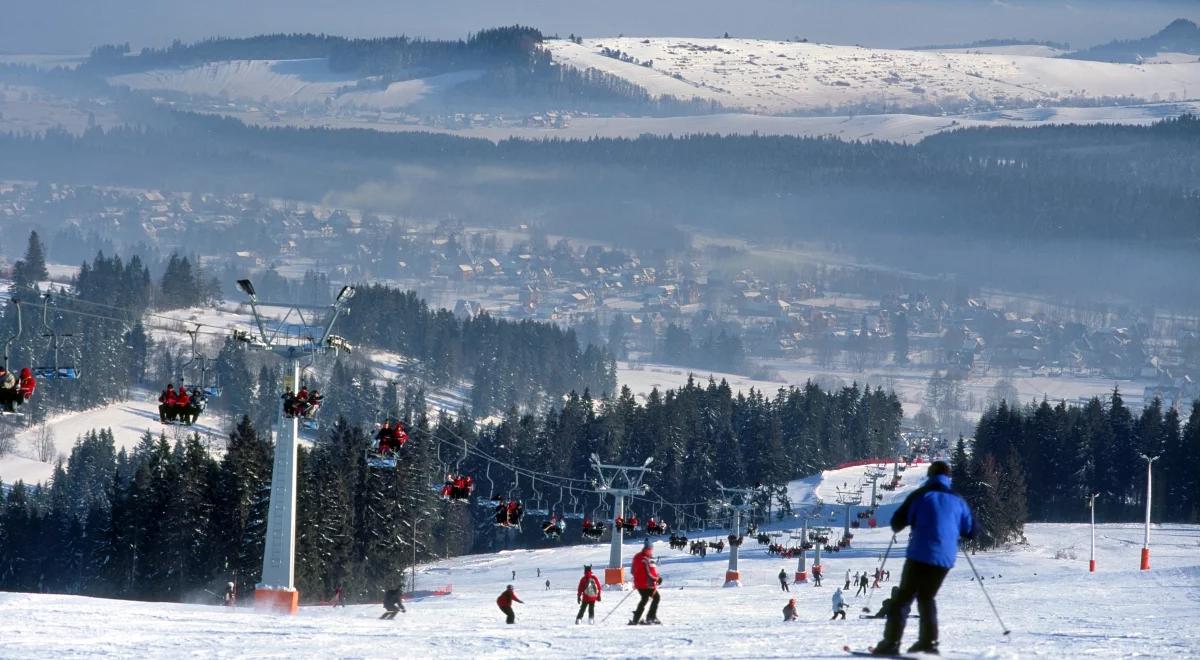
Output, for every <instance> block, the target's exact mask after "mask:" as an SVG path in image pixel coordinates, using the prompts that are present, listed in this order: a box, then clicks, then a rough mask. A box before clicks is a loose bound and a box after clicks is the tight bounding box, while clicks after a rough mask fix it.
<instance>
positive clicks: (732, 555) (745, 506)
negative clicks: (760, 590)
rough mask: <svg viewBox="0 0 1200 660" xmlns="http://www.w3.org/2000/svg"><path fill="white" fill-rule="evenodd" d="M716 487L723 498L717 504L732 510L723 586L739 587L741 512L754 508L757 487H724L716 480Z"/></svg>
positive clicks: (740, 578)
mask: <svg viewBox="0 0 1200 660" xmlns="http://www.w3.org/2000/svg"><path fill="white" fill-rule="evenodd" d="M717 488H718V489H720V491H721V496H722V497H723V498H725V499H723V500H722V501H721V502H720V503H719V505H720V506H722V507H724V508H726V509H729V510H730V511H732V512H733V525H732V528H733V537H734V539H735V540H731V541H730V543H729V568H728V569H726V570H725V586H726V587H740V586H742V576H741V573H739V572H738V549H739V548H740V547H741V543H740V540H741V538H742V512H743V511H750V510H751V509H753V508H754V506H755V504H754V495H755V493H758V492H759V490H760V489H759V488H726V487H725V486H722V485H721V482H719V481H718V482H717Z"/></svg>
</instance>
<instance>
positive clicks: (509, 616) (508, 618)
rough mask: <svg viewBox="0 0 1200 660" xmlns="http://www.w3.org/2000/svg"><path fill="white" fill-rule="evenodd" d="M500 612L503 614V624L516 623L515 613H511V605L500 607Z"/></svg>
mask: <svg viewBox="0 0 1200 660" xmlns="http://www.w3.org/2000/svg"><path fill="white" fill-rule="evenodd" d="M500 611H501V612H504V623H516V622H517V613H516V612H513V608H512V605H501V606H500Z"/></svg>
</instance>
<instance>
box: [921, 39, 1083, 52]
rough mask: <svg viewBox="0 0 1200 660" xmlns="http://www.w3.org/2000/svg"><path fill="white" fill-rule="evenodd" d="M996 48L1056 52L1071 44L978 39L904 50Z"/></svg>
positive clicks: (1067, 47)
mask: <svg viewBox="0 0 1200 660" xmlns="http://www.w3.org/2000/svg"><path fill="white" fill-rule="evenodd" d="M996 46H1045V47H1047V48H1057V49H1058V50H1071V44H1069V43H1066V42H1061V41H1043V40H1039V39H1011V38H1010V39H979V40H977V41H972V42H970V43H964V44H942V45H934V46H916V47H914V48H905V49H904V50H956V49H960V48H993V47H996Z"/></svg>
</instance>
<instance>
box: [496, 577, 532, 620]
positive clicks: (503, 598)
mask: <svg viewBox="0 0 1200 660" xmlns="http://www.w3.org/2000/svg"><path fill="white" fill-rule="evenodd" d="M514 602H516V603H521V604H524V603H525V601H523V600H521V599H520V598H517V592H516V591H513V586H512V585H511V584H510V585H508V586H507V587H505V588H504V592H503V593H501V594H500V596H499V597H498V598H496V606H497V607H499V608H500V611H501V612H504V617H505V618H504V622H505V623H509V624H512V623H516V622H517V614H516V613H515V612H513V608H512V605H513V603H514Z"/></svg>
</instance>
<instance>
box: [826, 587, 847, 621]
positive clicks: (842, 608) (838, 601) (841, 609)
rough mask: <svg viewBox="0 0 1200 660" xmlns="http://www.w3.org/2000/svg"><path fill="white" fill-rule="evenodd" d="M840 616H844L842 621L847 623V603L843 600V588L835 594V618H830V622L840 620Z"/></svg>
mask: <svg viewBox="0 0 1200 660" xmlns="http://www.w3.org/2000/svg"><path fill="white" fill-rule="evenodd" d="M839 614H840V615H841V616H842V620H843V621H845V620H846V601H845V600H843V599H842V590H841V588H839V589H838V590H837V591H835V592H833V616H831V617H829V620H830V621H833V620H834V619H836V618H838V615H839Z"/></svg>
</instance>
